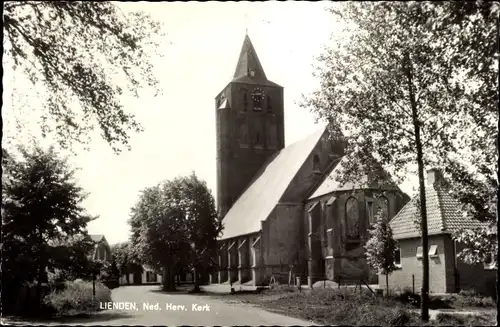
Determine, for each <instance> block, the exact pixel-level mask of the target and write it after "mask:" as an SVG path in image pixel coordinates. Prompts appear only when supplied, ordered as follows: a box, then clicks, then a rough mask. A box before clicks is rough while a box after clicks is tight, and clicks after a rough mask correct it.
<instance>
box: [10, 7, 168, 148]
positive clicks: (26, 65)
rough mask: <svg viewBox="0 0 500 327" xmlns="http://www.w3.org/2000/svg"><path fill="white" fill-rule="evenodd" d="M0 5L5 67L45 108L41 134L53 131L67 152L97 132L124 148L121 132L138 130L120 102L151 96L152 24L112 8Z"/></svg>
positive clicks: (154, 31) (154, 82)
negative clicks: (147, 91)
mask: <svg viewBox="0 0 500 327" xmlns="http://www.w3.org/2000/svg"><path fill="white" fill-rule="evenodd" d="M3 6H4V11H3V23H4V24H3V27H4V34H5V40H6V42H5V43H4V46H5V48H6V51H5V52H4V54H5V55H6V58H7V64H8V65H9V66H10V65H12V68H13V69H14V71H20V72H22V73H23V74H25V75H26V76H27V77H28V79H29V81H31V83H33V85H36V89H37V90H36V92H38V94H37V95H38V96H39V97H40V98H39V100H41V101H42V105H44V107H43V109H44V112H43V115H42V117H41V121H40V127H41V131H42V135H45V134H47V133H51V132H55V136H56V137H57V139H58V141H59V143H60V144H61V145H62V146H63V147H69V146H70V145H71V142H72V141H77V142H85V143H87V142H88V141H89V140H90V133H89V132H90V131H91V130H93V129H95V127H98V128H99V129H100V131H101V132H102V137H103V138H104V140H105V141H107V142H108V143H109V144H110V145H111V146H112V147H113V149H114V150H115V151H119V150H120V147H119V146H123V145H125V146H127V145H128V140H129V134H128V133H129V132H130V131H134V132H136V131H141V130H142V128H141V126H140V125H139V124H138V123H137V122H136V121H135V118H134V116H133V115H131V114H130V113H127V112H126V111H125V110H124V107H123V104H122V102H121V101H120V96H121V95H122V94H123V93H125V92H128V93H130V94H132V95H134V96H135V97H138V89H139V88H140V87H141V86H150V87H153V88H154V89H157V84H158V82H157V80H156V78H155V76H154V74H153V71H154V70H153V66H152V63H151V61H150V59H151V58H150V57H151V54H152V53H154V52H155V49H156V48H157V46H156V43H154V41H153V38H152V36H154V35H155V34H157V33H159V31H160V25H159V23H157V22H155V21H153V20H151V18H150V17H149V16H147V15H146V14H144V13H143V12H134V13H124V12H123V11H122V10H121V8H120V5H119V4H117V3H113V2H111V1H8V2H5V4H4V5H3ZM113 77H115V78H114V79H113ZM117 81H121V82H120V83H117ZM23 95H24V96H25V94H23ZM14 105H15V104H14ZM17 107H20V106H17ZM17 116H19V115H17ZM54 124H55V130H52V128H51V127H52V126H51V125H54Z"/></svg>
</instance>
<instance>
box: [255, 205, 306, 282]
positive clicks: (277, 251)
mask: <svg viewBox="0 0 500 327" xmlns="http://www.w3.org/2000/svg"><path fill="white" fill-rule="evenodd" d="M303 210H304V207H303V205H302V204H280V205H278V206H276V208H275V210H274V211H273V214H272V215H270V216H269V218H268V219H267V221H266V224H265V226H266V227H265V229H266V232H265V233H264V234H265V235H267V239H266V242H265V258H264V263H265V266H266V270H265V271H266V272H265V276H264V280H266V281H267V280H269V278H270V275H272V274H280V273H281V274H283V276H285V275H286V273H288V271H289V269H290V267H289V265H291V264H294V265H299V264H300V258H301V248H302V247H301V244H303V241H302V240H303V239H302V237H301V235H300V230H301V227H300V223H301V216H302V212H303Z"/></svg>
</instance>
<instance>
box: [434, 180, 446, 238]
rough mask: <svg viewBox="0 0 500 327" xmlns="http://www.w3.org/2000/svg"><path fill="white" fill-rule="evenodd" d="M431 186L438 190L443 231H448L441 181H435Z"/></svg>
mask: <svg viewBox="0 0 500 327" xmlns="http://www.w3.org/2000/svg"><path fill="white" fill-rule="evenodd" d="M431 187H432V188H434V191H436V197H437V203H438V209H439V215H440V216H441V231H446V222H445V215H444V212H443V199H442V194H441V191H442V189H441V187H440V185H439V183H434V184H432V185H431Z"/></svg>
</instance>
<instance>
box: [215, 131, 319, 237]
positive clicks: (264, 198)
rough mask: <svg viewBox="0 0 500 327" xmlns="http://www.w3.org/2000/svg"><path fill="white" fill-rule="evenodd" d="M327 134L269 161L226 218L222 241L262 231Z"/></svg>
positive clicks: (290, 149) (297, 145)
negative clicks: (301, 169) (315, 148)
mask: <svg viewBox="0 0 500 327" xmlns="http://www.w3.org/2000/svg"><path fill="white" fill-rule="evenodd" d="M325 132H326V128H325V127H323V128H321V129H320V130H318V131H317V132H316V133H314V134H312V135H310V136H308V137H306V138H304V139H302V140H300V141H298V142H296V143H293V144H291V145H289V146H287V147H286V148H284V149H282V150H281V151H279V152H278V153H277V154H276V155H275V156H274V157H272V158H271V159H270V160H269V161H268V164H267V165H265V166H264V167H263V168H262V169H261V170H260V171H259V172H258V173H257V175H256V177H255V178H254V180H253V181H252V183H250V186H249V187H248V188H247V189H246V190H245V191H244V192H243V194H242V195H241V196H240V197H239V198H238V200H236V202H235V203H234V205H233V206H232V207H231V209H230V210H229V211H228V213H227V214H226V216H225V217H224V220H223V222H224V230H223V234H222V236H220V237H219V239H221V240H222V239H228V238H232V237H235V236H238V235H245V234H250V233H254V232H258V231H259V230H260V229H261V221H264V220H266V219H267V217H268V216H269V214H270V213H271V212H272V210H273V209H274V207H275V206H276V205H277V204H278V202H279V200H280V199H281V197H282V196H283V194H284V193H285V191H286V189H287V188H288V186H289V185H290V183H291V182H292V180H293V178H294V177H295V175H296V174H297V172H298V171H299V169H300V168H301V167H302V165H303V164H304V162H305V160H306V159H307V157H308V156H309V155H310V154H311V152H312V150H313V149H314V147H315V146H316V144H317V143H318V142H319V140H320V139H321V137H322V136H323V135H324V133H325Z"/></svg>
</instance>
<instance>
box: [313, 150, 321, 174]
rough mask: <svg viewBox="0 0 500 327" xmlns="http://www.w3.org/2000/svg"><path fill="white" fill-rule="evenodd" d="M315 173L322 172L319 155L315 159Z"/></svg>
mask: <svg viewBox="0 0 500 327" xmlns="http://www.w3.org/2000/svg"><path fill="white" fill-rule="evenodd" d="M313 171H314V172H320V171H321V169H320V161H319V156H318V155H317V154H315V155H314V157H313Z"/></svg>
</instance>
